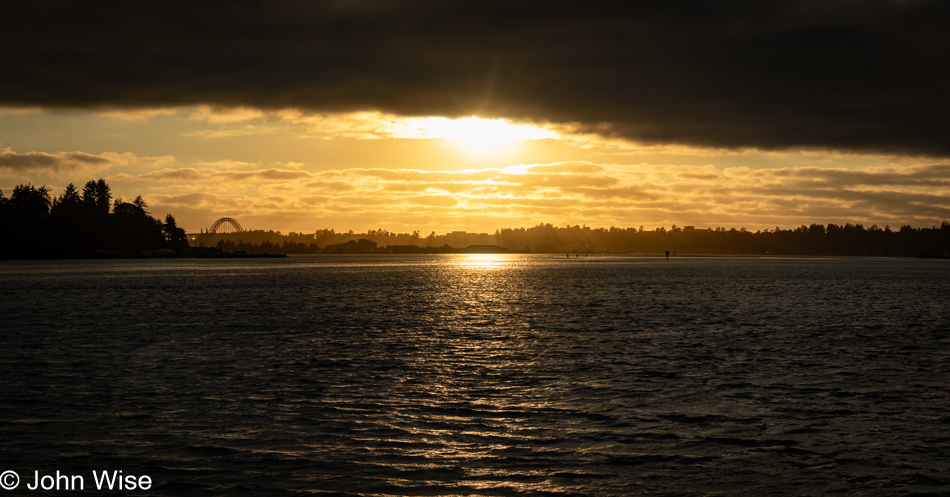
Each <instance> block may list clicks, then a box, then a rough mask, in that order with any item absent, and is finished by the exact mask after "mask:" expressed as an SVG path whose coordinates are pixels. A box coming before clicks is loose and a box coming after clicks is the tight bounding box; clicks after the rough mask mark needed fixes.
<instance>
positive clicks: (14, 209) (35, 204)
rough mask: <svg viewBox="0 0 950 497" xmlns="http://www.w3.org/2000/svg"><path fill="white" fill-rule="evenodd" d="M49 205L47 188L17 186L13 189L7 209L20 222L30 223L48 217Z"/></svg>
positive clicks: (28, 185)
mask: <svg viewBox="0 0 950 497" xmlns="http://www.w3.org/2000/svg"><path fill="white" fill-rule="evenodd" d="M51 204H52V201H51V200H50V196H49V188H47V187H45V186H41V187H39V188H36V187H34V186H33V185H30V184H26V185H17V186H15V187H14V188H13V194H12V195H10V201H9V208H10V211H11V213H12V214H13V215H14V216H17V217H19V218H20V219H21V220H26V221H30V220H36V219H42V218H45V217H46V216H48V215H49V209H50V205H51Z"/></svg>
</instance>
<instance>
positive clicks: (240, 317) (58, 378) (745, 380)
mask: <svg viewBox="0 0 950 497" xmlns="http://www.w3.org/2000/svg"><path fill="white" fill-rule="evenodd" d="M948 295H950V264H948V263H946V262H941V261H919V260H871V259H741V258H705V259H684V258H680V259H676V258H674V260H671V261H670V262H666V261H663V260H661V259H658V258H636V257H607V256H596V257H587V258H585V257H580V258H570V259H568V258H565V257H563V256H560V257H558V256H550V255H444V256H431V255H430V256H421V255H411V256H312V257H292V258H289V259H264V260H253V259H230V260H120V261H115V260H113V261H31V262H0V311H2V313H0V316H2V317H0V319H2V328H3V331H2V333H0V471H2V470H6V469H11V470H15V471H17V472H18V473H20V475H21V477H22V478H23V479H24V480H26V479H27V478H26V476H27V475H32V474H33V471H34V470H39V471H40V472H41V473H53V472H54V471H55V470H61V471H63V472H67V473H83V474H89V471H90V470H93V469H95V470H102V469H120V470H123V471H124V472H125V473H126V474H148V475H150V476H151V477H152V479H153V480H154V481H155V484H154V486H153V488H152V489H151V490H150V491H148V492H147V493H148V494H151V495H206V494H208V493H212V492H214V493H219V494H222V495H312V494H314V493H317V494H322V493H329V494H338V495H519V496H520V495H525V496H527V495H638V494H643V495H829V494H835V493H841V494H847V495H950V475H948V473H947V468H948V463H947V461H950V371H948V369H950V335H948V333H950V331H948V330H950V306H948V305H947V302H948V300H947V299H948V297H947V296H948ZM87 480H89V479H88V478H87ZM89 481H91V480H89ZM88 484H89V482H88V481H87V485H88ZM24 491H25V490H24V489H23V488H22V486H21V488H20V489H19V490H17V492H24Z"/></svg>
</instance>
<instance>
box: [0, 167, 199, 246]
mask: <svg viewBox="0 0 950 497" xmlns="http://www.w3.org/2000/svg"><path fill="white" fill-rule="evenodd" d="M147 207H148V206H147V205H146V204H145V202H144V201H143V200H142V197H141V196H138V197H137V198H136V199H135V200H133V201H131V202H126V201H124V200H122V199H121V198H116V199H113V198H112V192H111V188H110V187H109V185H108V184H107V183H106V182H105V180H103V179H100V180H98V181H93V180H90V181H89V182H87V183H86V184H85V186H84V187H83V188H82V190H79V189H78V188H76V186H75V185H73V184H72V183H70V184H69V186H67V187H66V190H65V191H64V192H63V194H62V195H60V196H58V197H53V196H51V195H50V190H49V188H47V187H45V186H40V187H35V186H33V185H30V184H27V185H18V186H16V187H15V188H14V189H13V191H12V193H11V195H10V197H9V198H7V197H6V196H5V195H4V194H3V192H2V191H0V233H3V239H2V242H0V257H2V258H5V259H59V258H88V257H138V256H142V255H145V254H143V252H145V253H148V254H149V255H153V254H154V255H168V256H173V255H177V254H178V253H180V252H181V250H182V249H183V248H185V247H187V246H188V238H187V237H186V235H185V230H183V229H181V228H179V227H178V225H177V224H176V222H175V217H174V216H172V215H171V214H168V215H167V216H165V221H164V222H162V221H161V220H159V219H156V218H154V217H152V216H151V215H150V214H149V212H148V211H147V210H146V209H147Z"/></svg>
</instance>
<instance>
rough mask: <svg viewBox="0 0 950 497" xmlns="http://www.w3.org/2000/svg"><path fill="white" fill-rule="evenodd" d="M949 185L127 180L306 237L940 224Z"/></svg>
mask: <svg viewBox="0 0 950 497" xmlns="http://www.w3.org/2000/svg"><path fill="white" fill-rule="evenodd" d="M948 178H950V165H942V164H938V165H918V166H910V167H907V166H904V167H900V168H896V167H868V168H865V169H861V170H849V169H833V168H816V167H808V168H777V169H748V168H744V167H732V168H717V167H714V166H711V165H706V166H669V165H653V164H632V165H617V164H593V163H589V162H569V163H555V164H528V165H518V166H510V167H506V168H502V169H495V168H489V169H472V170H465V171H419V170H412V169H363V168H353V169H343V170H333V171H322V172H307V171H303V170H297V169H293V170H291V169H280V168H269V169H262V170H257V171H233V170H216V169H213V168H178V169H172V168H167V169H162V170H157V171H153V172H149V173H145V174H143V175H140V176H137V177H132V176H126V177H124V178H122V179H123V181H134V180H139V181H147V183H148V184H150V185H169V186H171V185H174V187H173V188H165V189H164V191H162V189H157V188H155V189H153V192H154V194H150V195H149V196H147V197H146V198H147V200H149V201H150V202H153V203H154V204H155V205H158V206H161V207H162V208H165V209H168V210H169V211H171V212H178V211H179V210H181V209H187V210H189V212H193V213H198V212H205V214H204V216H205V218H207V219H211V220H213V219H214V218H217V217H220V216H225V215H227V216H232V217H237V218H242V219H255V220H257V222H256V223H253V225H256V226H261V227H272V226H274V225H275V223H277V222H278V221H279V222H283V223H285V224H284V226H288V224H286V223H289V226H292V228H291V229H297V230H304V231H308V230H311V229H316V228H318V227H335V228H337V229H350V228H352V229H365V228H367V227H380V226H383V227H387V228H390V229H408V230H410V231H411V230H412V229H436V230H451V229H469V230H481V231H484V230H492V229H494V228H497V227H517V226H531V225H534V224H537V223H539V222H554V223H557V224H563V223H570V224H584V223H586V224H588V225H592V226H604V227H607V226H623V227H627V226H634V227H636V226H639V225H641V224H642V225H646V226H647V227H655V226H661V225H662V226H670V225H672V224H679V225H695V226H700V227H708V226H727V227H738V226H744V227H747V228H751V229H762V228H774V227H775V226H776V225H780V226H784V227H788V226H798V225H800V224H801V223H813V222H819V223H830V222H834V223H845V222H861V223H866V224H868V225H871V224H878V225H880V226H884V225H885V224H890V225H892V226H895V227H896V226H898V225H901V224H905V223H911V224H914V225H930V224H940V222H941V221H942V220H946V219H950V179H948ZM250 184H253V185H254V186H253V187H249V186H248V185H250ZM153 188H154V187H153ZM274 216H276V217H274ZM202 222H203V221H198V223H199V225H200V224H201V223H202ZM243 222H244V221H242V223H243ZM367 223H368V224H367Z"/></svg>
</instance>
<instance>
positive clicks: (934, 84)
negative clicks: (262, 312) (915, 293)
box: [0, 0, 950, 232]
mask: <svg viewBox="0 0 950 497" xmlns="http://www.w3.org/2000/svg"><path fill="white" fill-rule="evenodd" d="M4 9H5V10H4V17H5V19H6V20H7V21H8V22H7V23H5V25H4V29H2V30H0V47H3V54H4V62H3V70H2V71H0V189H2V190H3V191H4V192H5V193H6V194H7V195H9V193H10V190H11V189H12V188H13V187H14V186H15V185H17V184H19V183H26V182H29V183H33V184H35V185H48V186H50V187H51V188H52V190H53V193H54V194H59V193H60V192H62V189H63V188H64V187H65V186H66V185H67V184H68V183H69V182H74V183H77V184H81V183H84V182H85V181H87V180H89V179H93V178H100V177H101V178H104V179H106V180H107V181H108V182H109V184H110V185H111V186H112V188H113V192H114V193H115V194H116V195H117V196H121V197H123V198H125V199H130V198H134V197H135V196H136V195H139V194H141V195H142V196H143V197H144V199H145V200H146V202H147V203H148V204H149V205H150V206H151V212H152V214H153V215H156V216H159V217H161V216H164V215H165V214H166V213H171V214H174V215H175V216H176V217H177V219H178V221H179V223H180V224H181V225H182V226H184V227H185V228H186V229H188V230H189V231H197V230H198V229H201V228H206V227H208V226H210V225H211V223H212V222H213V221H214V220H215V219H217V218H219V217H222V216H229V217H234V218H236V219H238V220H239V221H240V222H241V224H242V225H243V226H245V227H249V228H258V229H274V230H281V231H283V232H287V231H299V232H312V231H314V230H316V229H322V228H334V229H336V230H350V229H352V230H354V231H362V230H366V229H376V228H385V229H388V230H391V231H414V230H419V231H423V232H429V231H436V232H443V231H450V230H466V231H477V232H481V231H493V230H494V229H496V228H504V227H520V226H532V225H536V224H538V223H552V224H557V225H565V224H572V225H574V224H581V225H583V224H587V225H589V226H594V227H609V226H620V227H631V226H632V227H639V226H641V225H642V226H644V227H646V228H652V227H657V226H666V227H669V226H671V225H673V224H676V225H694V226H697V227H715V226H725V227H745V228H748V229H753V230H754V229H765V228H769V229H771V228H774V227H776V226H779V227H793V226H799V225H801V224H811V223H822V224H827V223H847V222H852V223H863V224H865V225H873V224H877V225H879V226H883V225H890V226H891V227H897V226H899V225H904V224H909V225H912V226H930V225H934V224H940V223H941V222H942V221H944V220H950V179H948V178H950V174H948V172H950V169H948V168H950V162H948V157H950V140H948V139H947V137H948V136H950V119H948V117H947V116H948V115H950V92H947V90H946V81H947V79H948V78H950V65H948V64H946V61H947V60H950V27H948V26H947V20H948V19H950V3H948V2H945V1H942V0H915V1H900V2H898V1H894V2H870V3H863V4H860V5H857V4H855V3H854V2H848V1H830V2H829V1H825V0H822V1H818V0H774V1H770V2H759V1H752V0H737V1H730V2H725V1H722V2H708V1H686V2H610V1H608V2H550V1H549V0H519V1H518V2H501V1H494V0H443V1H438V2H433V1H431V0H402V1H400V2H376V1H367V0H327V1H321V2H236V1H235V2H226V3H219V2H191V3H187V4H180V3H167V2H107V1H102V0H87V1H84V2H73V1H66V0H50V1H46V2H32V1H19V0H18V1H12V2H8V3H5V4H4Z"/></svg>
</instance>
